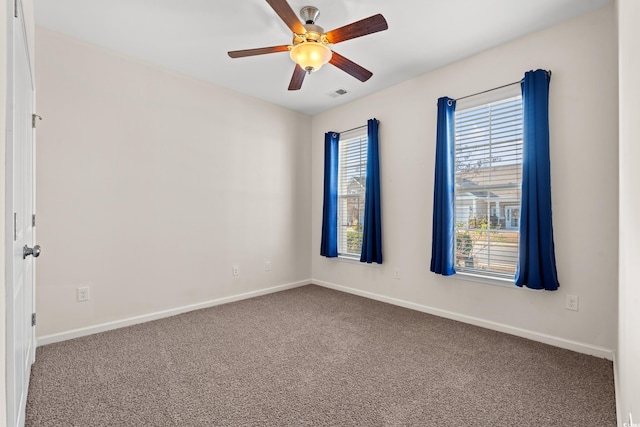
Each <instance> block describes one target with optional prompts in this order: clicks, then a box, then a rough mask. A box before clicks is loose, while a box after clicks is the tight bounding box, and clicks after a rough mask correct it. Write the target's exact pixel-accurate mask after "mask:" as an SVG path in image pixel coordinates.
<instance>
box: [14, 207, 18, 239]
mask: <svg viewBox="0 0 640 427" xmlns="http://www.w3.org/2000/svg"><path fill="white" fill-rule="evenodd" d="M16 240H18V214H17V213H16V212H14V213H13V241H14V242H15V241H16Z"/></svg>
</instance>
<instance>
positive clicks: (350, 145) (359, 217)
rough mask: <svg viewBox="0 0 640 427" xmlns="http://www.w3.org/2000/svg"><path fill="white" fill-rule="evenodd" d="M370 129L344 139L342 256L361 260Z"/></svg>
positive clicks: (340, 222) (340, 171) (340, 215)
mask: <svg viewBox="0 0 640 427" xmlns="http://www.w3.org/2000/svg"><path fill="white" fill-rule="evenodd" d="M367 142H368V138H367V127H366V126H365V127H362V128H359V129H356V130H353V131H349V132H344V133H342V134H341V135H340V144H339V147H340V154H339V157H338V255H339V256H346V257H354V258H358V259H360V253H361V251H362V235H363V230H364V206H365V189H366V175H367Z"/></svg>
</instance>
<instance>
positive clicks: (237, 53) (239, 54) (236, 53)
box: [227, 44, 289, 58]
mask: <svg viewBox="0 0 640 427" xmlns="http://www.w3.org/2000/svg"><path fill="white" fill-rule="evenodd" d="M288 50H289V46H287V45H286V44H285V45H282V46H271V47H260V48H257V49H245V50H232V51H231V52H227V54H228V55H229V56H230V57H232V58H243V57H245V56H255V55H264V54H265V53H276V52H286V51H288Z"/></svg>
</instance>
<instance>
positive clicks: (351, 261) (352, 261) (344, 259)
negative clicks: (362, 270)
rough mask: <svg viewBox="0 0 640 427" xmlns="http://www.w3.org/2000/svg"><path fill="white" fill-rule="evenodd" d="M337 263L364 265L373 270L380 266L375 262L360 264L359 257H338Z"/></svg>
mask: <svg viewBox="0 0 640 427" xmlns="http://www.w3.org/2000/svg"><path fill="white" fill-rule="evenodd" d="M338 261H341V262H346V263H347V264H355V265H366V266H369V267H375V268H377V267H381V265H380V264H378V263H375V262H372V263H368V262H360V257H359V256H349V255H338Z"/></svg>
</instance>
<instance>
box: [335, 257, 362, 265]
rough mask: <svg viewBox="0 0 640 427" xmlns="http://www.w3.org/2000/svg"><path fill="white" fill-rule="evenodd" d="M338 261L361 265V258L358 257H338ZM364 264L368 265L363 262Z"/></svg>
mask: <svg viewBox="0 0 640 427" xmlns="http://www.w3.org/2000/svg"><path fill="white" fill-rule="evenodd" d="M338 260H339V261H344V262H352V263H356V264H360V257H356V256H350V255H338ZM362 264H366V263H364V262H363V263H362Z"/></svg>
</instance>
